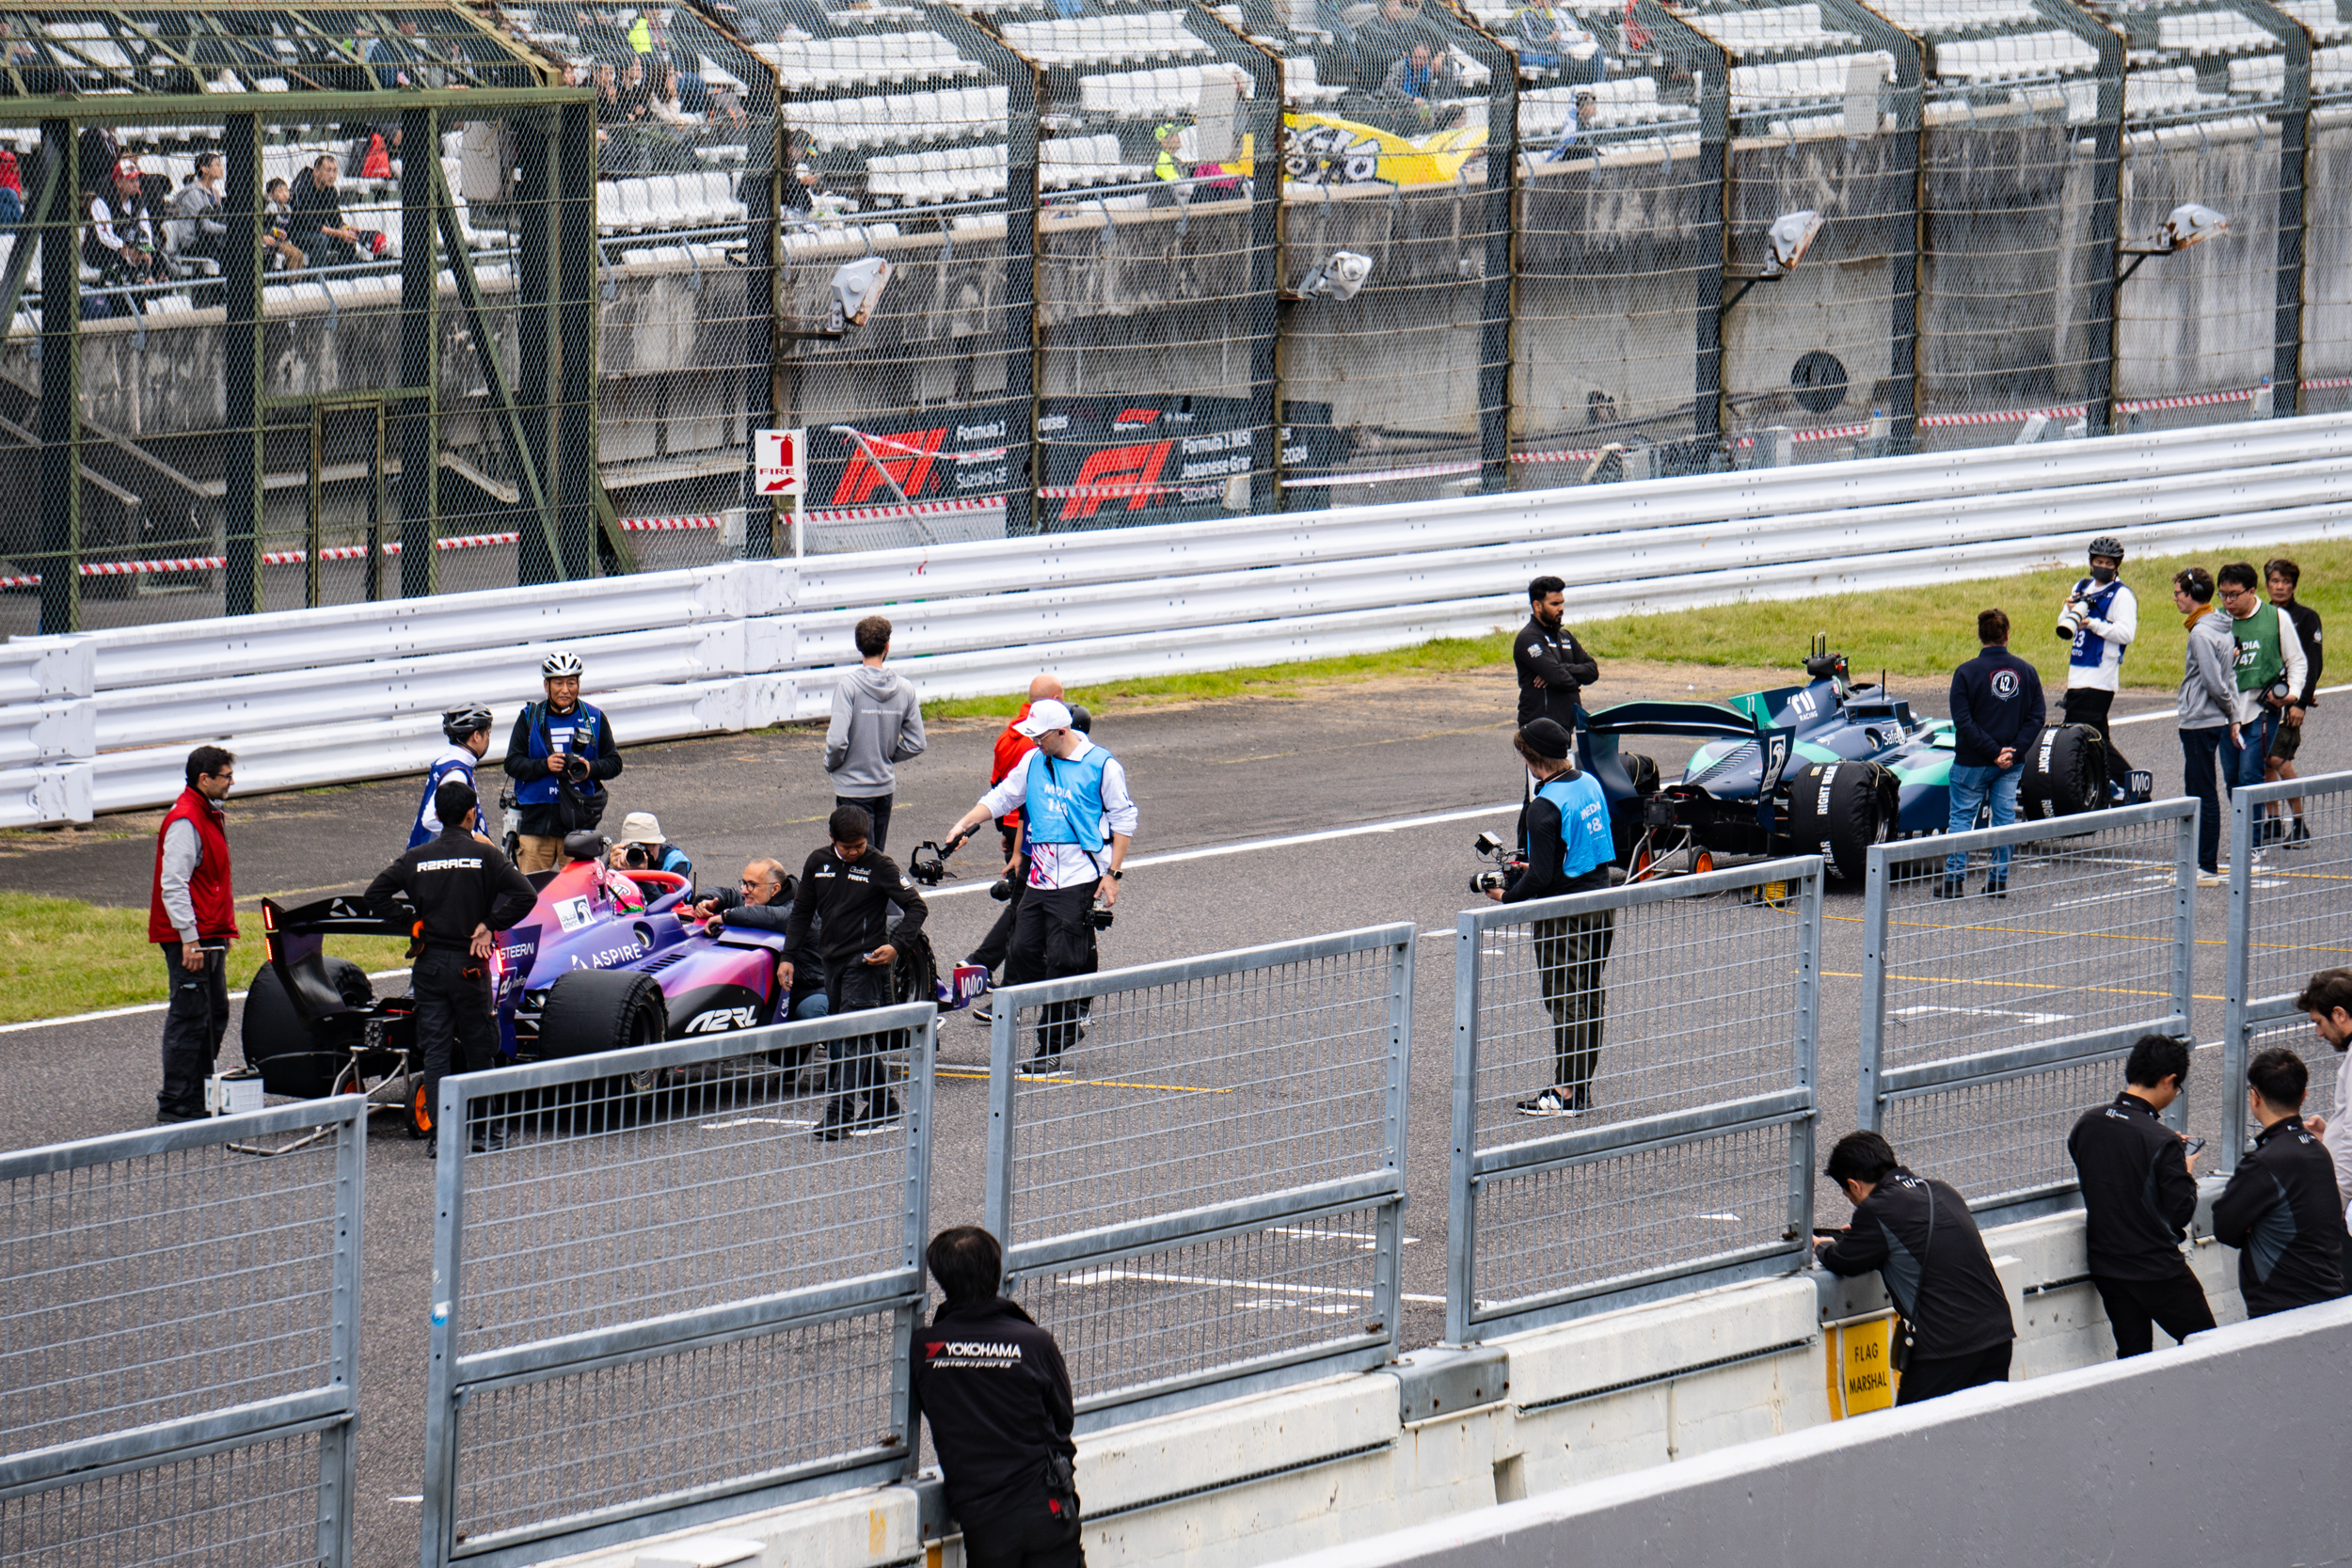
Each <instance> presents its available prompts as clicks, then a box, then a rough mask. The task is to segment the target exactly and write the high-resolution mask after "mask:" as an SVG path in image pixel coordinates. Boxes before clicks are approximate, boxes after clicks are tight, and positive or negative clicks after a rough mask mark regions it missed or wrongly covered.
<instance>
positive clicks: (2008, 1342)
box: [1814, 1132, 2017, 1404]
mask: <svg viewBox="0 0 2352 1568" xmlns="http://www.w3.org/2000/svg"><path fill="white" fill-rule="evenodd" d="M1825 1174H1826V1175H1827V1176H1828V1177H1829V1179H1830V1180H1833V1181H1835V1182H1836V1183H1837V1185H1838V1188H1839V1190H1841V1191H1842V1192H1844V1193H1845V1195H1846V1198H1847V1201H1849V1202H1851V1204H1852V1205H1853V1206H1854V1208H1853V1224H1851V1226H1849V1227H1846V1229H1845V1230H1843V1231H1842V1232H1840V1233H1839V1234H1837V1235H1836V1236H1834V1237H1823V1238H1821V1239H1820V1240H1819V1241H1817V1242H1816V1243H1814V1245H1815V1248H1816V1250H1817V1255H1818V1260H1819V1262H1820V1265H1821V1267H1823V1268H1825V1269H1827V1270H1828V1271H1829V1272H1830V1273H1832V1274H1835V1275H1848V1276H1851V1275H1858V1274H1867V1273H1869V1272H1870V1271H1871V1270H1872V1269H1876V1270H1878V1272H1879V1277H1880V1278H1881V1279H1882V1280H1883V1281H1885V1284H1886V1293H1887V1294H1888V1295H1890V1296H1892V1297H1894V1298H1895V1309H1896V1310H1897V1311H1898V1312H1900V1313H1901V1314H1902V1316H1903V1321H1902V1322H1901V1323H1899V1324H1897V1325H1896V1330H1895V1369H1896V1370H1897V1371H1899V1372H1900V1373H1901V1374H1902V1386H1901V1389H1900V1391H1899V1392H1898V1393H1897V1395H1896V1397H1895V1402H1896V1403H1897V1404H1917V1403H1918V1402H1920V1401H1921V1400H1931V1399H1934V1398H1935V1397H1936V1396H1937V1395H1939V1394H1956V1393H1958V1392H1960V1390H1962V1389H1963V1388H1974V1387H1975V1386H1978V1385H1979V1384H1980V1383H2006V1382H2007V1381H2009V1358H2010V1350H2011V1349H2012V1348H2013V1344H2014V1341H2015V1340H2016V1338H2017V1325H2016V1323H2014V1322H2013V1321H2012V1320H2011V1319H2010V1312H2009V1292H2008V1291H2005V1290H2003V1289H2002V1287H2001V1276H2000V1275H1997V1274H1995V1273H1994V1272H1993V1259H1991V1258H1990V1257H1988V1256H1987V1255H1986V1253H1985V1250H1984V1238H1983V1237H1982V1236H1980V1235H1979V1234H1978V1233H1977V1222H1976V1220H1975V1219H1974V1218H1972V1217H1971V1216H1970V1215H1969V1212H1968V1200H1967V1199H1966V1198H1964V1197H1963V1196H1960V1194H1959V1193H1957V1192H1955V1191H1954V1190H1953V1189H1952V1188H1951V1187H1950V1186H1949V1185H1948V1184H1947V1183H1945V1182H1942V1181H1936V1180H1930V1179H1928V1178H1925V1177H1919V1176H1915V1175H1913V1174H1912V1173H1911V1172H1910V1171H1908V1170H1905V1169H1904V1168H1903V1167H1902V1166H1901V1165H1900V1164H1898V1163H1897V1161H1896V1159H1895V1150H1894V1149H1893V1148H1890V1147H1889V1146H1888V1144H1887V1142H1886V1140H1885V1139H1884V1138H1883V1137H1881V1136H1880V1135H1879V1134H1878V1133H1876V1132H1849V1133H1847V1134H1846V1135H1845V1136H1844V1137H1842V1138H1840V1139H1838V1140H1837V1147H1836V1148H1833V1149H1831V1150H1830V1155H1829V1165H1828V1168H1827V1170H1826V1172H1825Z"/></svg>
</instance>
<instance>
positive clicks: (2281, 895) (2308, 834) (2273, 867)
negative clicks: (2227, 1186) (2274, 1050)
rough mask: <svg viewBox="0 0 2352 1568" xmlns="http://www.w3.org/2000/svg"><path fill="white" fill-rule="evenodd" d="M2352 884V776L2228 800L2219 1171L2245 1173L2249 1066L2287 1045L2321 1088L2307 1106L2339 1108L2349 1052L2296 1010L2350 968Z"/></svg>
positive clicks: (2275, 786) (2258, 787)
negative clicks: (2348, 894)
mask: <svg viewBox="0 0 2352 1568" xmlns="http://www.w3.org/2000/svg"><path fill="white" fill-rule="evenodd" d="M2348 883H2352V773H2328V774H2323V775H2321V776H2320V777H2318V778H2312V779H2281V780H2279V781H2278V782H2276V783H2272V784H2249V785H2242V786H2240V787H2239V788H2238V789H2236V790H2234V791H2233V792H2232V794H2231V797H2230V939H2229V940H2230V945H2229V957H2228V959H2227V963H2228V966H2229V967H2228V970H2227V973H2226V974H2225V975H2224V977H2223V984H2222V996H2223V1006H2224V1008H2225V1011H2224V1013H2223V1019H2222V1026H2221V1046H2222V1051H2221V1062H2220V1064H2219V1067H2220V1082H2219V1086H2218V1088H2217V1090H2216V1091H2215V1095H2214V1098H2215V1100H2216V1101H2217V1111H2218V1123H2217V1127H2216V1128H2215V1131H2216V1132H2221V1133H2224V1134H2226V1133H2228V1132H2237V1133H2238V1135H2237V1136H2235V1137H2230V1136H2227V1135H2224V1136H2220V1137H2217V1138H2216V1139H2215V1146H2216V1147H2215V1149H2214V1158H2213V1159H2212V1160H2211V1161H2209V1162H2208V1164H2210V1165H2211V1166H2212V1167H2213V1168H2215V1169H2217V1170H2221V1171H2225V1172H2226V1171H2231V1170H2234V1169H2236V1168H2237V1162H2238V1158H2239V1156H2240V1155H2241V1154H2243V1153H2244V1152H2245V1150H2246V1148H2248V1146H2249V1142H2250V1140H2251V1139H2252V1137H2253V1134H2254V1132H2256V1131H2257V1129H2256V1128H2254V1127H2253V1126H2252V1125H2251V1124H2250V1123H2249V1121H2248V1120H2247V1119H2246V1114H2245V1094H2246V1064H2247V1063H2248V1062H2249V1061H2251V1060H2252V1059H2253V1057H2254V1055H2255V1053H2258V1052H2261V1051H2265V1050H2267V1049H2269V1048H2270V1047H2271V1046H2274V1045H2283V1046H2286V1047H2288V1048H2289V1049H2291V1050H2293V1051H2294V1052H2295V1053H2296V1054H2297V1055H2299V1056H2301V1057H2302V1058H2303V1065H2304V1066H2306V1067H2308V1068H2309V1069H2311V1074H2312V1082H2311V1087H2310V1089H2309V1091H2308V1092H2307V1093H2306V1094H2305V1096H2304V1106H2305V1108H2306V1109H2307V1110H2309V1111H2311V1112H2312V1113H2313V1114H2315V1115H2324V1114H2328V1108H2329V1107H2331V1106H2333V1105H2334V1104H2335V1083H2336V1075H2337V1074H2338V1073H2339V1072H2341V1071H2342V1070H2343V1068H2344V1058H2343V1055H2342V1053H2338V1052H2336V1051H2333V1050H2330V1049H2329V1048H2328V1045H2327V1044H2326V1042H2325V1041H2322V1040H2320V1039H2319V1038H2318V1037H2317V1036H2316V1035H2314V1034H2313V1032H2312V1025H2311V1020H2310V1019H2309V1018H2308V1017H2306V1016H2305V1015H2304V1014H2303V1013H2302V1012H2300V1011H2298V1010H2297V1009H2296V1006H2295V999H2296V996H2297V995H2298V994H2299V993H2300V992H2301V991H2302V990H2303V987H2304V984H2305V983H2306V982H2307V981H2309V980H2310V979H2311V977H2312V975H2313V974H2317V973H2318V972H2319V971H2321V970H2323V969H2344V968H2352V936H2347V934H2346V932H2345V928H2344V889H2345V886H2346V885H2347V884H2348Z"/></svg>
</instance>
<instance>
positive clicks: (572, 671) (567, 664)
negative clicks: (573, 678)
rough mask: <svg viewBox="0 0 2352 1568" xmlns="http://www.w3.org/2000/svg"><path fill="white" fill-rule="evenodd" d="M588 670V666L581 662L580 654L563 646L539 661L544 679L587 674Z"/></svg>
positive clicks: (541, 676)
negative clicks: (571, 651)
mask: <svg viewBox="0 0 2352 1568" xmlns="http://www.w3.org/2000/svg"><path fill="white" fill-rule="evenodd" d="M587 670H588V667H587V666H586V665H584V664H582V663H580V656H579V655H578V654H575V653H570V652H567V651H566V650H564V649H562V648H558V649H557V650H556V651H555V652H553V653H551V654H549V655H548V657H546V658H544V659H542V660H540V662H539V675H540V678H541V679H543V680H555V679H557V678H558V677H560V676H564V675H581V674H585V673H587Z"/></svg>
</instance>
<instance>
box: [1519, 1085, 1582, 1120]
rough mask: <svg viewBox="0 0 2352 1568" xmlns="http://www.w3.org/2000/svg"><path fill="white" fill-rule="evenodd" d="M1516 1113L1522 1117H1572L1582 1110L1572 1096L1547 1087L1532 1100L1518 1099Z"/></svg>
mask: <svg viewBox="0 0 2352 1568" xmlns="http://www.w3.org/2000/svg"><path fill="white" fill-rule="evenodd" d="M1518 1113H1519V1115H1521V1116H1523V1117H1573V1116H1581V1114H1582V1111H1581V1108H1580V1107H1579V1106H1578V1105H1577V1103H1576V1100H1575V1097H1574V1096H1572V1095H1565V1094H1562V1093H1561V1092H1560V1091H1559V1090H1558V1089H1557V1088H1549V1089H1546V1090H1545V1091H1544V1092H1543V1093H1541V1094H1539V1095H1537V1096H1536V1097H1535V1098H1534V1099H1533V1100H1522V1101H1519V1103H1518Z"/></svg>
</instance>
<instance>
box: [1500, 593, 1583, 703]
mask: <svg viewBox="0 0 2352 1568" xmlns="http://www.w3.org/2000/svg"><path fill="white" fill-rule="evenodd" d="M1567 603H1568V600H1567V584H1565V583H1564V582H1562V581H1561V580H1560V579H1559V578H1551V577H1544V578H1536V579H1535V580H1534V582H1531V583H1529V584H1528V585H1527V608H1528V616H1527V625H1526V626H1522V627H1520V628H1519V635H1518V640H1517V641H1514V642H1513V643H1512V644H1511V663H1512V665H1513V666H1514V667H1515V668H1516V669H1517V670H1518V674H1519V728H1521V729H1525V728H1526V727H1527V726H1528V725H1529V724H1531V723H1533V722H1534V721H1536V720H1538V719H1549V720H1550V721H1552V722H1553V723H1555V724H1557V725H1559V726H1560V727H1561V728H1562V729H1564V730H1565V731H1567V732H1568V733H1569V734H1570V735H1574V734H1575V733H1576V703H1577V698H1578V697H1579V696H1581V694H1582V691H1583V689H1584V688H1585V687H1588V686H1590V685H1592V684H1593V683H1594V682H1596V681H1597V680H1599V679H1600V666H1599V665H1597V664H1596V663H1594V662H1593V656H1592V655H1590V654H1588V653H1586V652H1585V651H1584V649H1583V647H1582V646H1581V644H1580V643H1578V641H1577V640H1576V633H1574V632H1572V631H1570V630H1569V629H1568V628H1567V627H1565V626H1562V625H1561V624H1560V622H1561V620H1562V618H1563V617H1565V615H1566V614H1567Z"/></svg>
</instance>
